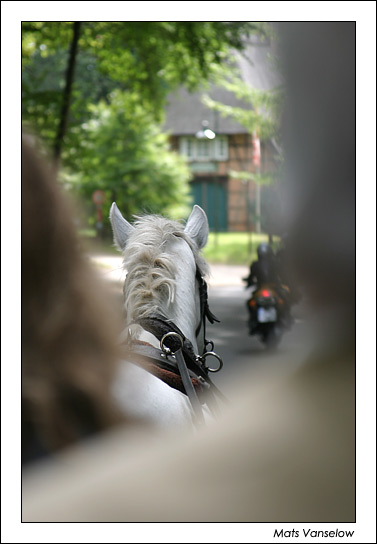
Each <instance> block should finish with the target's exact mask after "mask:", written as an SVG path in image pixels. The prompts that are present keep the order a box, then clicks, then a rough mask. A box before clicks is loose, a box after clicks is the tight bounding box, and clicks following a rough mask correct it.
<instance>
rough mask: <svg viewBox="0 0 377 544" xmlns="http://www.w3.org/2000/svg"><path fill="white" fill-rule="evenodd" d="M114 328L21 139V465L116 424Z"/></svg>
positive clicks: (50, 187) (63, 211) (57, 194)
mask: <svg viewBox="0 0 377 544" xmlns="http://www.w3.org/2000/svg"><path fill="white" fill-rule="evenodd" d="M117 334H118V323H117V316H116V313H115V312H113V310H112V308H111V307H110V304H109V303H108V302H107V300H106V296H105V292H102V285H100V284H99V281H98V280H97V278H96V277H95V276H94V274H93V271H92V269H91V268H90V266H89V265H88V263H87V262H86V260H85V259H84V257H83V256H82V254H81V252H80V248H79V244H78V240H77V237H76V234H75V230H74V226H73V220H72V217H71V213H70V208H69V205H68V202H67V201H65V199H64V197H63V195H62V193H61V191H60V188H59V186H58V183H57V181H56V173H55V172H54V169H53V167H51V166H48V165H47V163H46V162H45V160H42V159H41V158H40V156H39V154H38V153H37V152H36V144H35V142H33V139H32V137H31V136H24V137H23V141H22V463H23V464H27V463H29V462H31V461H33V460H34V459H39V458H41V457H44V456H48V455H51V454H52V453H53V452H56V451H59V450H61V449H62V448H65V447H67V446H70V445H72V444H74V443H76V442H78V441H80V440H82V439H83V438H87V437H88V436H91V435H93V434H95V433H97V432H100V431H103V430H104V429H106V428H108V427H111V426H113V425H115V424H119V423H120V422H121V421H123V417H121V416H120V413H119V412H118V409H117V408H116V407H115V405H114V402H113V400H112V396H111V392H110V387H111V383H112V380H113V376H114V372H115V363H116V361H117V359H118V358H119V353H118V351H117V349H116V347H115V346H116V339H117Z"/></svg>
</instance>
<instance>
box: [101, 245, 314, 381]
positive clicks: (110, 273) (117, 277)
mask: <svg viewBox="0 0 377 544" xmlns="http://www.w3.org/2000/svg"><path fill="white" fill-rule="evenodd" d="M91 259H92V260H93V262H94V263H95V265H96V268H97V269H98V271H99V272H100V274H101V276H102V277H103V278H104V279H106V280H109V282H110V286H111V289H112V292H113V294H114V297H115V300H116V301H117V303H119V304H121V303H122V285H123V280H124V273H123V272H122V270H121V258H120V257H113V256H111V257H109V256H102V255H92V256H91ZM247 272H248V269H247V267H246V266H225V265H211V277H210V278H209V281H208V284H209V304H210V308H211V311H212V312H214V314H215V315H216V316H217V317H218V318H219V319H220V320H221V323H215V324H213V325H211V324H209V323H208V325H207V339H208V340H212V341H213V342H214V344H215V351H216V352H217V353H218V354H219V355H220V356H221V357H222V358H223V361H224V367H223V369H222V370H221V372H219V373H218V374H214V375H213V379H214V381H215V383H216V384H218V385H219V386H221V387H222V388H223V389H224V387H225V388H227V387H228V385H230V384H231V382H232V381H233V380H234V379H237V377H238V376H240V375H241V374H242V372H243V371H244V370H246V369H249V368H255V369H258V368H267V367H270V368H271V369H274V370H276V371H279V372H283V373H285V372H288V371H290V370H291V369H292V368H294V367H295V366H297V365H299V364H300V363H301V362H302V361H303V359H304V357H305V355H306V354H307V352H308V346H309V343H310V331H308V330H307V327H306V320H305V311H304V309H303V308H302V307H297V308H294V311H293V314H294V317H296V323H295V325H294V326H293V327H292V329H291V330H290V331H288V332H286V334H285V335H284V336H283V339H282V342H281V344H280V345H279V347H278V348H277V349H276V350H274V351H268V350H266V348H265V346H264V345H263V344H262V342H261V341H260V340H259V339H258V338H257V337H255V336H249V335H248V330H247V325H246V323H247V308H246V305H245V302H246V300H247V298H248V291H247V290H246V289H245V288H244V284H243V282H242V277H243V276H246V275H247ZM215 363H216V361H215V360H214V361H213V364H215Z"/></svg>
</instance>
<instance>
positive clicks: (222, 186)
mask: <svg viewBox="0 0 377 544" xmlns="http://www.w3.org/2000/svg"><path fill="white" fill-rule="evenodd" d="M191 194H192V197H193V204H198V206H200V207H201V208H203V210H204V211H205V212H206V214H207V217H208V223H209V228H210V229H211V230H213V231H215V232H220V231H226V230H227V227H228V222H227V194H226V182H225V180H221V179H220V180H216V181H213V180H202V179H195V180H194V181H193V182H192V184H191Z"/></svg>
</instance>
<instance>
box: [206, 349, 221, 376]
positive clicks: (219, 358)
mask: <svg viewBox="0 0 377 544" xmlns="http://www.w3.org/2000/svg"><path fill="white" fill-rule="evenodd" d="M209 355H211V356H212V357H215V359H217V360H218V361H219V367H218V368H210V367H209V366H206V370H208V372H219V370H221V369H222V367H223V364H224V363H223V360H222V359H221V357H220V355H217V353H215V352H214V351H207V352H206V353H203V355H202V356H201V359H202V360H204V362H205V360H206V357H208V356H209Z"/></svg>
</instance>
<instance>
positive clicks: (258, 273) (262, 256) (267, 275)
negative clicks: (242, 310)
mask: <svg viewBox="0 0 377 544" xmlns="http://www.w3.org/2000/svg"><path fill="white" fill-rule="evenodd" d="M257 255H258V260H257V261H254V262H252V263H251V265H250V272H249V275H248V276H247V277H246V278H243V280H244V281H246V283H247V287H253V286H255V287H256V289H259V288H260V287H261V286H262V285H264V284H272V285H273V286H274V288H275V290H276V291H277V293H278V295H279V296H280V297H281V298H282V299H283V300H284V306H283V308H284V311H283V314H282V319H283V320H284V321H285V323H286V325H287V326H290V325H291V322H292V318H291V315H290V307H291V301H290V297H289V290H287V289H286V288H284V287H283V286H282V285H281V283H282V282H281V278H280V273H279V266H278V262H279V261H278V260H277V259H276V256H275V255H274V252H273V250H272V248H271V246H270V245H269V244H267V243H265V242H263V243H261V244H259V246H258V248H257ZM247 307H248V309H249V311H250V323H249V324H250V327H251V328H254V326H255V325H256V324H257V315H256V308H252V307H250V305H249V301H248V302H247Z"/></svg>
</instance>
